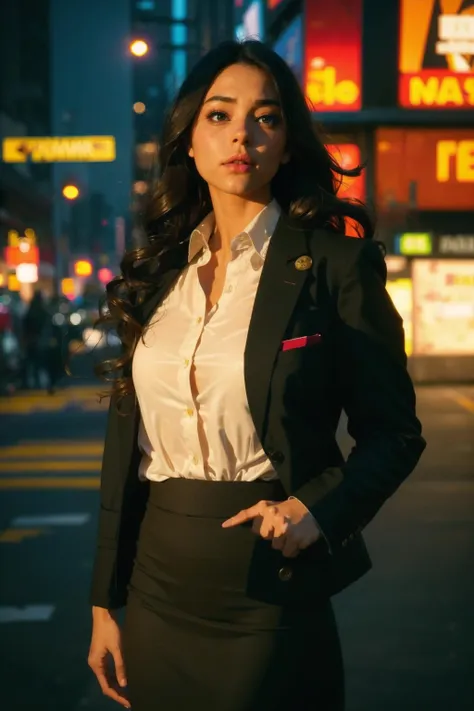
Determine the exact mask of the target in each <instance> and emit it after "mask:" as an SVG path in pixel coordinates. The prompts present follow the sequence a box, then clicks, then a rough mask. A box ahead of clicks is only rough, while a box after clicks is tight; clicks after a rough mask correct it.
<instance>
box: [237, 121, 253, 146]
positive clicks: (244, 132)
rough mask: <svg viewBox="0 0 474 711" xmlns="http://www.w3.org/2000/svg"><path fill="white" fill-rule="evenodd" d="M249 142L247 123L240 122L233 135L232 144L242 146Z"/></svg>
mask: <svg viewBox="0 0 474 711" xmlns="http://www.w3.org/2000/svg"><path fill="white" fill-rule="evenodd" d="M248 142H249V129H248V125H247V121H242V122H241V123H240V124H239V126H237V127H236V129H235V133H234V140H233V143H234V144H240V145H242V146H245V145H247V144H248Z"/></svg>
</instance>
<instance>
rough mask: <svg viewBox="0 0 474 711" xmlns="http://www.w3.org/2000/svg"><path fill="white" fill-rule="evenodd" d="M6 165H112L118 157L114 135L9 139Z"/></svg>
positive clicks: (5, 149) (7, 140)
mask: <svg viewBox="0 0 474 711" xmlns="http://www.w3.org/2000/svg"><path fill="white" fill-rule="evenodd" d="M2 157H3V160H4V162H5V163H26V162H27V161H28V160H31V161H32V162H33V163H61V162H64V163H72V162H86V163H109V162H111V161H114V160H115V158H116V149H115V138H114V137H113V136H73V137H66V136H64V137H56V138H55V137H42V138H38V137H31V136H25V137H20V138H17V137H14V138H12V137H10V138H4V139H3V151H2Z"/></svg>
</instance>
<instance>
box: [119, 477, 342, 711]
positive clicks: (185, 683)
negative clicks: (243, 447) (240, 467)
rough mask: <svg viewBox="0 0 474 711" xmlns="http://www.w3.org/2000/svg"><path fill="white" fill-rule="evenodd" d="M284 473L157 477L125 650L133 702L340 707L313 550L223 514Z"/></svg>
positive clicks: (331, 634)
mask: <svg viewBox="0 0 474 711" xmlns="http://www.w3.org/2000/svg"><path fill="white" fill-rule="evenodd" d="M285 498H286V495H285V494H284V492H283V489H282V487H281V485H280V484H279V482H262V481H259V482H252V483H246V482H208V481H195V480H186V479H169V480H167V481H165V482H161V483H153V484H151V486H150V498H149V502H148V507H147V512H146V515H145V518H144V521H143V524H142V528H141V532H140V539H139V544H138V551H137V557H136V561H135V567H134V571H133V575H132V580H131V583H130V590H129V601H128V604H127V609H126V615H125V622H124V629H123V649H124V657H125V665H126V670H127V678H128V692H129V696H130V701H131V704H132V709H133V711H183V710H184V709H190V710H192V711H266V710H267V709H268V711H283V710H284V711H306V710H307V711H310V710H311V711H342V710H343V708H344V688H343V687H344V679H343V667H342V658H341V650H340V645H339V638H338V633H337V628H336V624H335V620H334V615H333V611H332V606H331V603H330V601H329V600H328V599H327V598H325V597H323V596H322V595H321V594H318V592H317V591H318V585H317V580H316V579H315V578H316V576H317V567H316V565H315V563H314V559H312V557H311V555H310V554H309V549H308V551H305V552H303V553H302V554H300V556H298V558H294V559H289V558H284V557H283V555H282V554H281V552H279V551H275V550H273V549H272V547H271V542H270V541H265V540H263V539H262V538H260V537H259V536H256V535H255V534H254V533H253V532H252V531H251V527H250V525H243V526H239V527H236V528H231V529H222V528H221V523H222V521H223V520H225V519H226V518H228V517H229V516H231V515H233V514H235V513H237V512H238V511H240V510H241V509H242V508H247V507H249V506H252V505H253V504H255V503H257V501H260V500H261V499H271V500H275V501H281V500H283V499H285Z"/></svg>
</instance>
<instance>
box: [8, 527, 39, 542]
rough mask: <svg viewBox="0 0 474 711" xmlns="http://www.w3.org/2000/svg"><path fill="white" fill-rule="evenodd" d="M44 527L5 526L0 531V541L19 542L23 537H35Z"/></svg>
mask: <svg viewBox="0 0 474 711" xmlns="http://www.w3.org/2000/svg"><path fill="white" fill-rule="evenodd" d="M45 532H46V529H45V528H7V529H6V530H5V531H2V532H1V533H0V543H21V542H22V541H23V540H24V539H25V538H36V537H37V536H41V535H42V534H43V533H45Z"/></svg>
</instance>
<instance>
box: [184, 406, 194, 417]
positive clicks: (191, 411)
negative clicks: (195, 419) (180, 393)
mask: <svg viewBox="0 0 474 711" xmlns="http://www.w3.org/2000/svg"><path fill="white" fill-rule="evenodd" d="M186 414H187V415H188V417H192V416H193V415H194V410H193V408H192V407H188V409H187V410H186Z"/></svg>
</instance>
